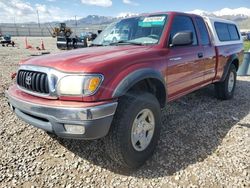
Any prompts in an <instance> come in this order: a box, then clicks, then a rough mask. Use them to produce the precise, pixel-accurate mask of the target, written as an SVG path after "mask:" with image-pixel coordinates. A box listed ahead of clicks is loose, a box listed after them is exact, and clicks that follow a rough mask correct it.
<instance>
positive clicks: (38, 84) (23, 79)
mask: <svg viewBox="0 0 250 188" xmlns="http://www.w3.org/2000/svg"><path fill="white" fill-rule="evenodd" d="M17 84H18V85H19V86H21V87H22V88H25V89H27V90H29V91H32V92H37V93H42V94H49V83H48V76H47V74H46V73H42V72H36V71H27V70H19V71H18V74H17Z"/></svg>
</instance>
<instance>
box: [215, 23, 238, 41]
mask: <svg viewBox="0 0 250 188" xmlns="http://www.w3.org/2000/svg"><path fill="white" fill-rule="evenodd" d="M214 26H215V30H216V32H217V35H218V37H219V39H220V41H233V40H239V39H240V35H239V33H238V30H237V27H236V26H235V25H233V24H227V23H220V22H215V23H214Z"/></svg>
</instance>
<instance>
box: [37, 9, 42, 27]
mask: <svg viewBox="0 0 250 188" xmlns="http://www.w3.org/2000/svg"><path fill="white" fill-rule="evenodd" d="M36 14H37V22H38V27H39V28H41V26H40V18H39V12H38V10H36Z"/></svg>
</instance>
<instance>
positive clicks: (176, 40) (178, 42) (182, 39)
mask: <svg viewBox="0 0 250 188" xmlns="http://www.w3.org/2000/svg"><path fill="white" fill-rule="evenodd" d="M193 38H194V35H193V32H191V31H183V32H178V33H176V34H175V35H174V37H173V39H172V43H171V44H170V47H174V46H187V45H192V44H193V42H194V39H193Z"/></svg>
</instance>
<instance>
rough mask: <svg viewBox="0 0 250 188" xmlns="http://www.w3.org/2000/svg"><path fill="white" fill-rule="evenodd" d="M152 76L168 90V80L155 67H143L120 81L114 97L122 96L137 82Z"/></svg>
mask: <svg viewBox="0 0 250 188" xmlns="http://www.w3.org/2000/svg"><path fill="white" fill-rule="evenodd" d="M150 78H154V79H157V80H159V81H160V82H161V83H162V84H163V85H164V87H165V91H166V92H167V88H166V82H165V80H164V78H163V76H162V74H161V73H160V72H159V71H157V70H155V69H150V68H143V69H139V70H136V71H134V72H132V73H130V74H129V75H127V76H126V77H125V78H124V79H123V80H122V81H120V83H119V84H118V85H117V87H116V88H115V90H114V91H113V94H112V97H114V98H117V97H120V96H122V95H124V94H125V93H126V92H127V91H128V90H129V89H130V88H131V87H132V86H134V85H135V84H136V83H138V82H140V81H142V80H144V79H150Z"/></svg>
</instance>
